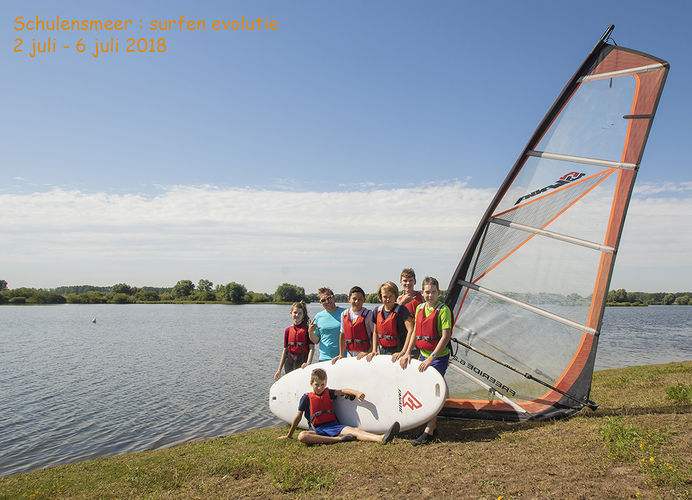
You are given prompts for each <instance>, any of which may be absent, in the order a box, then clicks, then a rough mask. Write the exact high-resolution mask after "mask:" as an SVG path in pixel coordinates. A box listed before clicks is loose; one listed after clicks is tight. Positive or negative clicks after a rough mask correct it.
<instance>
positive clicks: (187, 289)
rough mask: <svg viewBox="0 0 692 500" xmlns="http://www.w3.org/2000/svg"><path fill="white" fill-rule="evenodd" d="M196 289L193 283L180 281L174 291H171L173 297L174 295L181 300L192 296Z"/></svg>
mask: <svg viewBox="0 0 692 500" xmlns="http://www.w3.org/2000/svg"><path fill="white" fill-rule="evenodd" d="M194 289H195V285H194V284H193V283H192V281H190V280H180V281H178V282H177V283H176V284H175V286H174V287H173V290H171V295H173V298H176V299H180V298H183V297H187V296H188V295H190V294H191V293H192V290H194Z"/></svg>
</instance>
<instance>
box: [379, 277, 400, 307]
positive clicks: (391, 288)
mask: <svg viewBox="0 0 692 500" xmlns="http://www.w3.org/2000/svg"><path fill="white" fill-rule="evenodd" d="M382 290H386V291H388V292H392V293H393V294H394V297H397V296H398V295H399V287H397V286H396V284H395V283H394V282H393V281H385V282H384V283H382V284H381V285H380V286H379V287H377V298H378V299H380V302H382Z"/></svg>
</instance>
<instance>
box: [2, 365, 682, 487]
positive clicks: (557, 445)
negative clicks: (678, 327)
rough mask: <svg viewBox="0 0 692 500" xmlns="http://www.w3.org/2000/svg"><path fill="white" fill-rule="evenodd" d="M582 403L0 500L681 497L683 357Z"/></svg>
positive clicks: (209, 458) (260, 446)
mask: <svg viewBox="0 0 692 500" xmlns="http://www.w3.org/2000/svg"><path fill="white" fill-rule="evenodd" d="M671 394H672V396H671ZM591 396H592V399H594V400H595V401H596V402H598V403H599V404H600V408H599V409H598V410H596V411H590V410H583V411H581V412H580V413H578V414H577V415H575V416H573V417H572V418H570V419H567V420H559V421H538V422H524V423H504V422H489V421H469V420H451V419H441V423H440V441H438V442H435V443H433V444H431V445H428V446H426V447H425V448H424V450H420V449H416V448H413V447H411V446H410V444H409V443H408V439H410V438H413V437H415V435H416V432H417V430H415V431H409V432H406V433H402V434H401V435H400V436H398V437H397V438H396V439H395V440H394V443H393V444H391V445H386V446H383V445H373V444H371V443H344V444H338V445H334V446H305V445H301V444H300V443H298V442H297V441H295V440H292V441H289V442H286V441H277V440H276V437H277V436H278V435H280V434H281V431H282V429H283V428H264V429H258V430H252V431H246V432H242V433H238V434H232V435H229V436H225V437H218V438H212V439H206V440H202V441H194V442H189V443H185V444H182V445H177V446H172V447H169V448H163V449H158V450H150V451H143V452H136V453H125V454H121V455H115V456H111V457H105V458H98V459H95V460H90V461H86V462H75V463H70V464H64V465H58V466H54V467H49V468H45V469H40V470H36V471H33V472H27V473H22V474H16V475H10V476H4V477H0V498H21V497H22V496H29V497H33V498H56V497H58V498H59V497H76V498H93V497H103V496H108V497H115V498H124V497H135V498H139V497H152V496H155V497H159V496H163V497H166V498H188V497H210V498H224V497H238V498H244V497H245V498H250V497H257V496H272V497H278V498H282V497H285V498H292V497H294V496H295V494H296V493H301V494H302V495H303V496H305V497H307V498H317V497H324V496H326V495H336V496H340V497H342V496H343V497H345V498H363V497H369V496H372V495H376V496H381V497H387V498H388V497H400V496H403V497H409V496H421V495H422V496H424V497H426V496H433V495H438V494H439V495H441V496H443V497H446V496H454V495H455V492H457V494H458V491H465V493H464V496H471V497H474V498H495V499H497V498H498V497H500V496H503V497H505V498H510V497H529V498H533V497H545V496H548V497H550V496H555V495H556V494H557V492H560V493H559V496H565V495H566V496H577V497H579V496H587V495H588V496H593V492H594V490H595V489H597V490H598V491H599V492H600V494H601V495H603V496H604V497H613V498H622V497H633V496H637V495H641V496H642V497H643V498H654V497H657V496H674V497H681V498H689V497H690V494H691V493H690V492H691V491H692V446H690V443H692V361H683V362H675V363H668V364H663V365H644V366H632V367H627V368H617V369H608V370H601V371H598V372H595V373H594V383H593V386H592V394H591ZM676 397H677V398H678V399H677V400H676V399H675V398H676ZM644 452H646V453H644ZM640 455H641V456H640ZM644 455H647V456H644ZM652 460H653V461H652ZM390 470H398V471H399V472H398V474H397V475H394V474H392V473H391V472H389V471H390ZM423 471H433V472H432V473H431V478H432V479H430V478H428V483H430V484H435V485H438V486H439V487H438V488H436V489H433V488H428V487H426V486H422V484H425V483H424V481H423V477H424V476H425V474H424V473H423ZM577 477H578V478H581V479H580V481H575V479H574V478H577ZM452 481H454V482H452ZM459 488H461V489H459Z"/></svg>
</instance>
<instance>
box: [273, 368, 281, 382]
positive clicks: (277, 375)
mask: <svg viewBox="0 0 692 500" xmlns="http://www.w3.org/2000/svg"><path fill="white" fill-rule="evenodd" d="M280 378H281V370H276V373H275V374H274V380H279V379H280Z"/></svg>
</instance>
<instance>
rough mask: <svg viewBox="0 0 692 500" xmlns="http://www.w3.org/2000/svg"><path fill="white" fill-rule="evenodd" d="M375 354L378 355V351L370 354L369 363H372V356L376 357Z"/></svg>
mask: <svg viewBox="0 0 692 500" xmlns="http://www.w3.org/2000/svg"><path fill="white" fill-rule="evenodd" d="M375 356H377V353H376V352H371V353H370V354H368V358H367V359H368V363H370V361H372V358H374V357H375Z"/></svg>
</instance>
